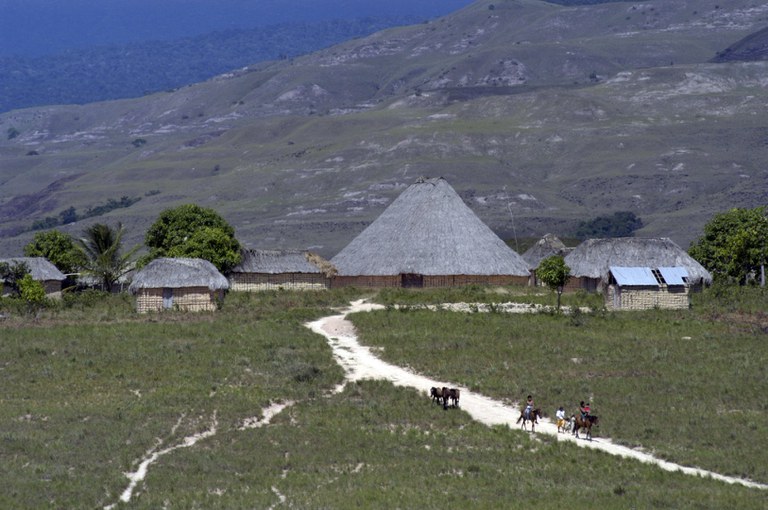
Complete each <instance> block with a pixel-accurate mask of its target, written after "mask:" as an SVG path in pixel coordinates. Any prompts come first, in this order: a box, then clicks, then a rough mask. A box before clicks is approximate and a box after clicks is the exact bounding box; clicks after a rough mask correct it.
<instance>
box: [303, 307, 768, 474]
mask: <svg viewBox="0 0 768 510" xmlns="http://www.w3.org/2000/svg"><path fill="white" fill-rule="evenodd" d="M383 308H384V307H383V306H381V305H374V304H370V303H366V302H365V301H363V300H361V301H355V302H353V303H352V304H351V306H350V307H349V308H348V309H346V310H344V311H343V312H342V313H341V314H340V315H333V316H330V317H324V318H322V319H320V320H317V321H314V322H311V323H308V324H307V327H309V328H310V329H312V331H315V332H316V333H319V334H321V335H323V336H325V337H326V338H327V339H328V343H329V344H330V346H331V348H332V349H333V353H334V356H335V357H336V359H337V361H338V362H339V364H340V365H341V366H342V367H343V368H344V370H345V372H346V379H347V381H358V380H361V379H383V380H387V381H390V382H392V383H393V384H395V385H397V386H407V387H412V388H416V389H418V390H420V391H424V392H425V397H426V393H427V391H428V390H429V388H431V387H432V386H436V387H441V386H449V387H458V388H459V389H460V390H461V408H462V409H463V410H464V411H466V412H467V413H469V415H470V416H471V417H472V418H473V419H475V420H477V421H479V422H480V423H484V424H486V425H489V426H490V425H507V426H509V427H518V426H519V425H515V422H516V421H517V419H518V417H519V416H520V411H519V407H518V406H516V405H513V406H510V405H505V404H503V403H501V402H498V401H496V400H493V399H491V398H488V397H485V396H483V395H480V394H477V393H473V392H471V391H469V390H468V389H467V388H462V387H460V386H458V385H456V384H455V383H452V382H450V381H437V380H435V379H430V378H428V377H425V376H421V375H418V374H415V373H413V372H409V371H408V370H405V369H403V368H401V367H398V366H395V365H391V364H389V363H386V362H384V361H382V360H381V359H379V358H377V357H376V356H375V355H374V354H373V353H372V352H371V351H370V349H369V348H368V347H365V346H362V345H360V344H359V343H358V341H357V336H356V333H355V328H354V325H353V324H352V323H351V322H350V321H348V320H347V319H346V315H347V314H348V313H353V312H362V311H371V310H376V309H383ZM536 433H537V434H549V435H552V436H555V437H557V439H558V440H559V441H570V442H573V443H575V444H577V445H578V446H581V447H585V448H594V449H596V450H602V451H604V452H607V453H610V454H611V455H617V456H621V457H628V458H633V459H636V460H638V461H640V462H646V463H650V464H655V465H657V466H659V467H660V468H662V469H664V470H667V471H680V472H682V473H685V474H689V475H693V476H703V477H710V478H713V479H716V480H720V481H723V482H726V483H731V484H740V485H744V486H747V487H751V488H756V489H768V485H765V484H761V483H757V482H752V481H749V480H744V479H741V478H734V477H730V476H724V475H721V474H718V473H713V472H711V471H707V470H704V469H698V468H693V467H687V466H681V465H679V464H675V463H672V462H667V461H665V460H662V459H658V458H656V457H654V456H653V455H650V454H648V453H645V452H642V451H639V450H636V449H633V448H628V447H626V446H621V445H617V444H614V443H612V442H611V440H610V439H608V438H597V439H594V440H592V441H587V440H584V439H580V440H579V439H576V438H575V437H573V436H572V435H571V434H562V433H560V434H558V432H557V427H556V426H555V424H554V423H552V422H550V421H549V420H543V422H542V423H540V424H539V426H537V428H536Z"/></svg>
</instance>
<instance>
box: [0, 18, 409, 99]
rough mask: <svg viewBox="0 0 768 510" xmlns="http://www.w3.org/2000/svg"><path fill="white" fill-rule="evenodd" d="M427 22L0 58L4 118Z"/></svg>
mask: <svg viewBox="0 0 768 510" xmlns="http://www.w3.org/2000/svg"><path fill="white" fill-rule="evenodd" d="M421 21H423V19H422V18H419V19H414V18H410V17H404V16H397V17H377V18H364V19H358V20H341V21H319V22H313V23H286V24H280V25H272V26H269V27H262V28H258V29H249V30H227V31H220V32H212V33H209V34H205V35H202V36H198V37H191V38H185V39H178V40H174V41H154V42H146V43H134V44H127V45H120V46H107V47H96V48H88V49H83V50H70V51H67V52H65V53H63V54H59V55H51V56H44V57H37V58H28V57H26V58H25V57H5V58H0V112H5V111H9V110H15V109H19V108H26V107H31V106H42V105H50V104H85V103H91V102H95V101H103V100H110V99H121V98H128V97H139V96H143V95H147V94H150V93H153V92H159V91H163V90H169V89H175V88H178V87H182V86H184V85H189V84H191V83H197V82H201V81H204V80H207V79H209V78H211V77H213V76H216V75H218V74H222V73H225V72H227V71H231V70H233V69H238V68H241V67H244V66H246V65H250V64H255V63H258V62H263V61H266V60H277V59H287V58H292V57H296V56H299V55H304V54H306V53H311V52H313V51H316V50H319V49H322V48H326V47H328V46H332V45H334V44H337V43H339V42H342V41H346V40H349V39H354V38H357V37H363V36H366V35H369V34H372V33H374V32H377V31H379V30H383V29H385V28H389V27H393V26H400V25H408V24H414V23H418V22H421Z"/></svg>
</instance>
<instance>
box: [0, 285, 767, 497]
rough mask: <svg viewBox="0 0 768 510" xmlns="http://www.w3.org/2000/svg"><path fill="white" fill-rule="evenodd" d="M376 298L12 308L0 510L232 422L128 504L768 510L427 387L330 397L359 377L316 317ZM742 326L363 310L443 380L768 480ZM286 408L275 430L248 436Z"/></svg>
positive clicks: (0, 402)
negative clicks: (495, 417) (479, 416)
mask: <svg viewBox="0 0 768 510" xmlns="http://www.w3.org/2000/svg"><path fill="white" fill-rule="evenodd" d="M455 292H456V293H457V295H461V294H462V293H470V294H471V293H479V289H469V290H457V291H455ZM415 294H417V295H418V294H421V293H415ZM424 294H426V293H424ZM483 294H486V295H487V296H494V295H496V293H489V292H486V290H485V289H483ZM507 294H508V295H507V296H505V299H504V300H509V295H511V294H512V292H511V291H508V292H507ZM360 297H369V298H370V297H375V296H374V295H373V293H371V292H368V291H360V290H356V289H340V290H334V291H332V292H313V293H297V292H269V293H261V294H244V293H243V294H241V293H232V294H230V295H229V296H228V297H227V299H226V300H225V302H224V305H223V307H222V309H221V310H220V311H219V312H216V313H198V314H192V313H183V312H169V313H162V314H148V315H138V314H136V313H135V312H134V311H133V305H132V302H131V300H130V299H129V298H126V297H123V296H105V295H88V296H84V297H80V298H71V302H62V303H60V304H59V305H57V306H56V307H54V308H51V309H47V310H44V311H42V312H40V313H39V314H37V315H35V316H33V317H30V316H26V315H20V314H17V313H16V312H15V311H14V310H13V307H12V306H10V307H6V306H5V305H7V303H4V302H3V301H2V300H0V306H3V310H4V312H3V313H4V314H5V315H7V316H8V317H6V319H4V320H3V321H2V322H0V384H1V385H2V388H3V393H2V394H1V395H0V489H2V490H0V508H22V509H26V508H30V509H31V508H43V507H54V508H95V507H103V506H105V505H108V504H111V503H115V502H117V501H118V497H119V495H120V493H121V492H122V491H123V490H124V489H125V488H126V486H127V483H128V480H127V479H126V478H125V476H124V474H123V473H125V472H130V471H133V470H135V469H136V467H137V463H138V461H139V460H140V459H142V458H143V456H144V455H145V454H146V452H147V451H149V450H150V449H152V448H157V447H158V444H159V442H161V443H162V446H161V447H167V446H170V445H175V444H179V443H180V442H181V441H182V440H183V438H184V437H186V436H188V435H189V434H193V433H197V432H201V431H203V430H207V429H209V428H210V427H211V426H212V424H213V420H214V417H215V419H216V420H217V423H218V428H217V430H218V431H217V434H216V435H215V436H213V437H211V438H209V439H206V440H204V441H200V442H199V443H197V444H196V445H195V446H194V447H192V448H186V449H179V450H176V451H174V452H173V453H172V454H169V455H166V456H164V457H162V458H161V459H159V460H158V461H157V462H156V463H155V464H153V465H152V466H151V468H150V470H149V473H148V476H147V478H146V480H145V482H143V483H142V484H140V485H139V486H138V487H137V490H136V492H135V493H134V497H133V499H132V500H131V502H130V504H128V505H120V506H119V507H126V508H130V507H138V508H184V509H187V508H267V507H269V506H272V505H279V503H280V497H284V498H285V503H284V504H285V505H286V506H289V507H294V508H360V507H376V508H381V507H387V508H390V507H401V508H446V507H449V508H450V507H458V506H462V507H469V508H489V507H494V508H498V507H508V506H516V505H518V504H520V505H522V504H526V505H535V506H536V507H540V508H560V507H562V505H563V504H566V503H567V504H576V505H579V506H583V505H598V506H601V507H604V508H650V507H661V508H664V507H666V508H707V507H739V508H761V507H762V506H763V502H764V496H765V494H764V493H763V491H755V490H750V489H745V488H742V487H734V486H728V485H725V484H722V483H720V482H715V481H712V480H700V479H697V478H693V477H688V476H683V475H679V474H670V473H666V472H662V471H660V470H659V469H657V468H655V467H652V466H647V465H643V464H640V463H637V462H634V461H628V460H621V459H615V458H611V457H608V456H606V455H605V454H602V453H598V452H591V451H584V450H582V449H580V448H577V447H575V446H573V445H566V444H560V443H557V442H555V441H554V440H552V439H551V438H547V437H545V436H541V435H538V436H536V437H535V438H531V437H529V436H528V435H527V434H523V433H520V432H517V431H510V430H508V429H506V428H503V427H494V428H488V427H485V426H482V425H479V424H477V423H475V422H473V421H472V420H471V419H470V418H469V416H468V415H466V414H464V413H463V412H461V411H460V410H459V411H453V410H451V411H443V410H442V408H440V407H439V406H435V405H432V403H431V401H430V400H429V399H428V398H427V397H426V396H425V395H424V394H423V393H420V392H418V391H415V390H409V389H402V388H395V387H393V386H391V385H389V384H386V383H383V382H365V383H361V384H350V385H349V386H348V387H347V388H346V390H345V391H343V392H342V393H339V394H333V393H331V390H332V389H333V388H334V387H335V386H336V385H337V384H338V383H339V382H341V381H342V379H343V373H342V370H341V369H340V368H339V366H338V365H337V364H336V363H335V361H334V360H333V358H332V356H331V351H330V349H329V347H328V346H327V344H326V342H325V340H324V339H323V338H321V337H319V336H317V335H315V334H313V333H311V332H310V331H309V330H308V329H307V328H306V327H304V326H303V324H304V323H305V322H306V321H308V320H312V319H314V318H317V317H320V316H322V315H327V314H330V313H335V312H334V311H333V309H334V308H336V307H339V306H344V305H346V304H347V303H348V302H349V301H351V300H353V299H357V298H360ZM406 297H407V298H408V299H410V300H411V301H413V302H415V301H418V299H417V298H413V297H410V296H406ZM408 299H406V301H408ZM478 299H479V298H478ZM491 299H492V300H493V299H495V298H491ZM702 299H709V297H706V298H704V297H702ZM713 299H715V301H716V298H713ZM472 301H475V300H474V299H473V300H472ZM700 306H701V307H702V309H706V307H707V306H713V307H714V305H709V304H707V302H704V303H702V304H701V305H700ZM740 313H742V312H740ZM736 316H737V317H742V318H743V319H744V320H742V321H741V322H739V323H737V324H735V325H734V324H732V323H724V322H720V321H717V320H712V319H711V317H710V315H708V314H707V313H704V316H703V317H702V316H701V315H699V314H698V312H696V311H695V310H694V312H692V313H689V312H670V313H667V312H661V311H653V312H648V313H643V314H598V315H589V314H586V315H582V316H579V317H573V316H566V315H559V314H550V315H535V316H519V315H515V316H507V315H502V314H500V313H490V314H452V313H448V312H426V311H413V310H410V311H395V310H394V309H391V310H389V311H382V312H374V313H370V314H359V315H355V316H354V320H355V322H356V324H358V325H359V327H360V329H361V331H362V332H363V337H364V338H365V340H366V341H367V342H370V343H375V344H377V345H382V346H385V347H386V349H385V350H384V355H385V356H388V357H390V358H391V359H393V360H395V361H398V362H403V363H407V364H409V365H411V366H414V367H417V368H418V370H420V371H423V372H425V373H427V374H429V375H431V376H434V377H440V378H443V377H444V378H446V379H449V380H455V381H456V382H458V383H462V384H467V385H468V386H470V387H472V388H473V389H477V390H478V391H482V392H483V393H486V394H489V395H495V396H497V397H499V398H502V399H507V400H509V401H512V400H518V399H519V398H521V395H523V394H527V393H533V394H534V395H535V396H536V397H537V401H538V402H539V403H541V404H544V405H545V406H547V407H548V408H551V410H552V411H553V410H554V406H555V405H558V404H560V403H562V404H563V405H569V404H570V403H572V402H575V401H577V400H578V399H581V398H585V397H589V398H590V399H591V400H593V403H594V404H595V406H594V407H595V411H596V413H599V414H600V415H601V416H602V418H603V425H602V426H601V433H602V434H604V435H610V436H612V437H615V438H618V439H619V440H621V441H624V442H626V443H630V444H640V445H642V446H643V447H645V448H648V449H654V450H656V451H657V452H659V453H661V454H662V455H664V456H666V457H669V458H671V459H674V460H677V461H679V462H683V463H692V464H697V465H701V466H703V467H707V468H710V469H714V470H717V471H722V472H725V473H731V474H737V475H744V476H749V477H752V478H756V479H758V480H763V481H765V479H766V478H768V476H766V474H765V469H766V468H765V466H766V465H768V463H766V458H765V457H766V454H765V453H763V452H761V451H760V450H759V449H757V448H754V445H759V444H763V443H765V440H766V439H768V438H767V437H766V432H765V428H764V427H761V426H760V424H761V423H764V419H765V414H766V412H767V411H766V408H765V406H766V405H765V400H764V399H763V398H762V396H763V395H764V394H765V389H766V388H765V385H766V377H765V376H766V373H765V370H766V369H765V363H764V361H765V359H766V356H765V354H766V352H765V349H766V347H765V333H764V332H761V330H759V328H758V329H755V326H754V325H753V324H752V322H751V321H752V319H754V318H755V317H756V315H755V314H746V315H743V314H742V315H736ZM729 317H731V318H732V317H734V316H733V315H731V316H729ZM746 319H749V320H746ZM684 337H690V340H688V339H685V338H684ZM574 359H576V360H577V361H574ZM726 390H727V392H726ZM288 401H295V402H296V403H295V404H294V405H293V406H290V407H288V408H287V409H286V410H285V411H283V413H281V414H280V415H278V416H276V417H275V418H274V419H273V424H272V425H270V426H267V427H263V428H257V429H247V430H240V427H241V425H242V424H243V423H244V421H245V420H247V419H249V418H252V417H255V416H259V414H260V413H261V410H262V409H263V408H264V407H265V406H267V405H268V404H269V403H270V402H288ZM710 416H714V417H715V419H714V420H709V417H710ZM703 418H706V420H705V419H703Z"/></svg>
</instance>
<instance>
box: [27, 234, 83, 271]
mask: <svg viewBox="0 0 768 510" xmlns="http://www.w3.org/2000/svg"><path fill="white" fill-rule="evenodd" d="M24 255H26V256H27V257H45V258H46V259H48V260H49V261H50V262H51V264H53V265H54V266H56V267H57V268H58V269H59V271H61V272H62V273H64V274H72V273H76V272H78V271H79V270H80V268H82V267H83V266H84V265H85V263H86V258H85V257H84V254H83V251H82V250H80V249H78V247H77V244H76V242H75V240H74V239H73V238H72V236H70V235H69V234H65V233H64V232H60V231H58V230H47V231H45V232H38V233H37V234H35V237H34V239H32V241H30V242H29V243H28V244H27V245H26V246H24Z"/></svg>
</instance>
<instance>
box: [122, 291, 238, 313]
mask: <svg viewBox="0 0 768 510" xmlns="http://www.w3.org/2000/svg"><path fill="white" fill-rule="evenodd" d="M223 298H224V291H221V290H218V291H212V290H210V289H209V288H208V287H185V288H175V289H173V309H178V310H184V311H189V312H200V311H214V310H216V309H217V305H216V303H217V301H218V300H221V299H223ZM162 310H163V289H161V288H160V289H141V290H139V292H138V293H137V294H136V311H137V312H139V313H145V312H160V311H162Z"/></svg>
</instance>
